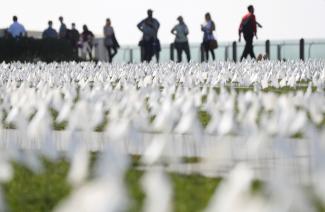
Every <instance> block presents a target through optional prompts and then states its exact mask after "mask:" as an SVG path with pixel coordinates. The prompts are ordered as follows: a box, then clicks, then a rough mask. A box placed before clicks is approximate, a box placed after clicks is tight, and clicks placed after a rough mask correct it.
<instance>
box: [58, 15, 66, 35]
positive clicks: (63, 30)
mask: <svg viewBox="0 0 325 212" xmlns="http://www.w3.org/2000/svg"><path fill="white" fill-rule="evenodd" d="M59 21H60V23H61V25H60V29H59V38H60V39H66V38H67V33H68V29H67V26H66V25H65V23H64V22H63V17H62V16H60V17H59Z"/></svg>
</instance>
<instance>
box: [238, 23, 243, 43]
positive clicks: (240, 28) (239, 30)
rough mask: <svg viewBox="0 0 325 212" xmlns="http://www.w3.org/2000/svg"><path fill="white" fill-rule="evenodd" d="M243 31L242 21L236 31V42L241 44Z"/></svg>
mask: <svg viewBox="0 0 325 212" xmlns="http://www.w3.org/2000/svg"><path fill="white" fill-rule="evenodd" d="M242 31H243V21H241V22H240V25H239V29H238V37H239V39H238V41H239V42H241V33H242Z"/></svg>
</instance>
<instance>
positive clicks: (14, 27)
mask: <svg viewBox="0 0 325 212" xmlns="http://www.w3.org/2000/svg"><path fill="white" fill-rule="evenodd" d="M12 20H13V23H12V24H11V25H10V26H9V28H8V30H7V31H8V33H9V34H10V35H11V36H12V37H13V38H19V37H24V36H27V32H26V30H25V27H24V26H23V25H22V24H20V23H19V22H18V18H17V16H14V17H13V18H12Z"/></svg>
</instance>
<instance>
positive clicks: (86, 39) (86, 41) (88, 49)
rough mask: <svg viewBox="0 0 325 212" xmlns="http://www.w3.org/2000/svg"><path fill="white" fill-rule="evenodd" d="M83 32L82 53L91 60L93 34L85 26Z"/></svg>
mask: <svg viewBox="0 0 325 212" xmlns="http://www.w3.org/2000/svg"><path fill="white" fill-rule="evenodd" d="M82 28H83V32H82V33H81V40H82V47H83V51H84V52H85V53H86V54H88V56H89V59H90V60H92V59H93V56H92V51H93V46H94V44H93V43H94V38H95V36H94V34H93V33H92V32H91V31H90V30H89V29H88V27H87V25H83V27H82Z"/></svg>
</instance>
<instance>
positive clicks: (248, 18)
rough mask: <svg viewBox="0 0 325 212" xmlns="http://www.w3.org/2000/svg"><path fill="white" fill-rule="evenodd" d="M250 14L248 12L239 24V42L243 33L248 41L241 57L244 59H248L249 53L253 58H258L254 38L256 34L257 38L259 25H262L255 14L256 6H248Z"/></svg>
mask: <svg viewBox="0 0 325 212" xmlns="http://www.w3.org/2000/svg"><path fill="white" fill-rule="evenodd" d="M247 9H248V14H246V15H245V16H244V17H243V19H242V21H241V23H240V26H239V42H240V41H241V34H242V33H243V34H244V39H245V42H246V45H245V49H244V52H243V54H242V56H241V58H240V61H242V60H243V59H244V58H245V59H246V58H247V56H248V55H250V57H251V58H252V59H256V57H255V54H254V50H253V40H254V36H255V37H256V38H257V26H259V27H262V26H261V25H260V24H259V23H257V22H256V17H255V15H254V11H255V9H254V7H253V5H250V6H248V8H247Z"/></svg>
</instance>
